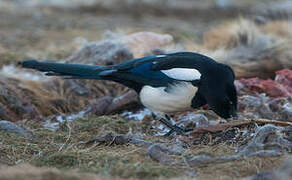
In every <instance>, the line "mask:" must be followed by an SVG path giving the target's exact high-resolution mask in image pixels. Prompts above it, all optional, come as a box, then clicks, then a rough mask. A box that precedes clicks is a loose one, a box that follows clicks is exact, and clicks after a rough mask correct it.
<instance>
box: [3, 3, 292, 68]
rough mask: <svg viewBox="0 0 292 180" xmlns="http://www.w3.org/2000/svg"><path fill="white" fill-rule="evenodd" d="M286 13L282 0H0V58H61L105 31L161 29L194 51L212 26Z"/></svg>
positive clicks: (290, 8)
mask: <svg viewBox="0 0 292 180" xmlns="http://www.w3.org/2000/svg"><path fill="white" fill-rule="evenodd" d="M291 14H292V2H291V1H287V0H180V1H177V0H46V1H43V0H0V55H1V56H0V57H1V59H0V60H1V63H9V61H10V60H12V59H22V58H23V57H34V58H41V59H47V58H49V59H64V58H66V57H68V56H69V55H71V54H72V52H73V51H74V50H76V48H78V47H79V46H80V42H83V40H86V41H97V40H100V39H102V38H103V37H104V33H105V32H106V31H112V32H115V33H126V34H127V33H131V32H138V31H152V32H153V31H154V32H161V33H167V34H170V35H172V36H173V38H174V41H175V43H179V44H180V45H181V46H182V47H181V48H182V49H188V50H192V51H195V50H197V49H196V48H197V47H196V45H198V44H202V43H203V41H204V34H205V33H206V32H209V31H211V30H216V29H214V27H217V26H218V25H226V24H224V23H226V22H230V21H232V20H234V21H238V20H239V18H240V17H241V18H247V19H249V20H251V21H252V22H256V23H257V24H265V23H267V21H270V20H273V21H275V20H289V19H290V17H291ZM247 26H248V25H247ZM251 28H252V27H251ZM287 31H289V30H287ZM222 33H224V32H222ZM225 33H226V32H225ZM212 38H216V37H212ZM209 41H210V40H209ZM214 41H217V40H216V39H214ZM78 43H79V44H78ZM209 46H214V45H208V47H209ZM213 49H214V47H213Z"/></svg>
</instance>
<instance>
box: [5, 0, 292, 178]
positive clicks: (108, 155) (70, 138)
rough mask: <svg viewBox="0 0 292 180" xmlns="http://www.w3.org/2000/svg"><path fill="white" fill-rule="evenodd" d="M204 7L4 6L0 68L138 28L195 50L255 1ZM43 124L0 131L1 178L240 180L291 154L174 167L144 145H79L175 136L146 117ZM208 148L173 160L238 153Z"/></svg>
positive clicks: (30, 122) (228, 147)
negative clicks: (118, 137) (119, 137)
mask: <svg viewBox="0 0 292 180" xmlns="http://www.w3.org/2000/svg"><path fill="white" fill-rule="evenodd" d="M186 1H187V0H186ZM3 2H5V1H3ZM149 2H152V1H149ZM200 2H201V1H200ZM204 2H205V1H202V2H201V3H200V6H198V7H197V9H196V10H197V11H198V9H200V8H201V10H200V11H199V12H193V11H192V10H185V11H184V9H175V8H173V9H171V10H169V11H167V10H165V9H164V8H161V7H157V8H153V4H151V3H150V5H149V7H148V8H150V9H151V8H152V9H151V10H149V9H148V10H145V9H144V6H143V7H141V6H139V8H137V10H132V11H130V10H129V9H127V8H125V7H124V6H123V8H124V9H123V8H121V9H122V10H119V9H115V8H104V7H103V8H99V6H93V7H92V6H90V7H86V6H85V7H81V8H80V7H79V8H75V7H73V8H71V7H70V8H64V7H40V8H35V7H29V8H28V9H26V8H23V9H22V8H19V7H17V8H15V7H14V6H13V7H11V6H9V8H7V9H6V8H3V7H2V8H0V19H1V20H0V42H1V43H0V66H1V67H3V66H4V65H9V64H16V63H17V62H18V61H20V60H23V59H32V58H37V59H46V60H57V61H58V60H60V61H62V60H64V59H66V58H67V57H69V56H71V55H72V54H73V53H74V52H75V51H76V50H78V49H79V48H81V47H82V44H83V42H84V41H89V42H91V41H99V40H101V39H103V36H104V33H105V32H107V31H113V32H115V33H123V34H127V33H132V32H138V31H152V32H157V33H167V34H170V35H172V36H173V38H174V42H175V43H177V44H180V45H181V46H183V47H182V48H183V49H186V50H193V49H196V45H197V44H199V43H201V42H202V41H203V40H204V39H203V34H204V33H205V32H207V31H209V30H211V29H213V28H214V27H216V26H217V25H220V24H224V23H226V22H229V21H231V20H238V19H240V17H243V16H244V17H248V13H247V12H248V11H249V10H248V9H246V8H249V7H251V6H252V5H253V4H252V3H253V1H244V3H243V1H230V2H232V3H233V2H235V5H236V6H235V7H236V8H232V7H229V6H228V7H225V8H227V9H224V8H223V10H222V9H221V10H220V9H219V10H218V9H216V8H215V9H214V7H213V6H212V3H213V2H215V1H208V2H211V5H210V4H209V3H206V4H204ZM216 2H217V1H216ZM218 2H219V1H218ZM220 2H221V1H220ZM222 2H223V5H224V1H222ZM222 2H221V3H222ZM226 2H228V1H226ZM259 2H261V1H259ZM250 3H251V4H250ZM219 5H220V3H219ZM16 6H17V5H16ZM209 6H210V7H209ZM109 7H111V6H109ZM173 7H176V6H173ZM208 7H209V9H208ZM184 8H186V9H188V8H187V7H184ZM234 9H235V10H234ZM128 11H129V12H128ZM142 11H143V13H141V12H142ZM144 11H145V12H144ZM211 11H212V13H209V12H211ZM226 12H228V13H226ZM250 12H254V11H252V10H251V11H250ZM175 13H177V14H178V15H177V14H175ZM254 14H256V13H254ZM249 18H250V19H254V17H249ZM179 48H180V47H179ZM11 82H12V81H11ZM14 83H15V82H14ZM0 87H1V86H0ZM108 94H110V93H108ZM85 104H86V103H85ZM0 105H1V104H0ZM40 105H41V106H42V104H40ZM87 105H88V104H87ZM43 106H44V107H46V106H45V105H43ZM84 108H86V107H84ZM81 109H82V108H81ZM78 110H80V109H78ZM57 111H58V110H57ZM202 111H204V110H199V111H197V112H202ZM54 113H55V115H58V113H56V112H54ZM70 113H72V112H70ZM50 115H52V114H50ZM211 116H212V115H211ZM213 116H214V115H213ZM148 119H149V118H148ZM3 120H6V119H3ZM43 123H44V122H43V121H39V120H38V119H33V118H31V117H29V118H23V119H21V120H19V121H17V122H16V124H17V125H19V126H20V127H22V128H24V129H26V130H28V131H29V132H30V133H31V136H27V137H24V136H21V135H19V134H15V133H12V132H6V131H2V130H0V139H1V140H0V177H1V176H2V177H4V178H6V179H9V180H10V179H17V177H18V178H19V177H23V178H27V179H32V178H35V179H37V178H36V177H37V176H43V177H46V176H47V175H48V174H50V177H51V179H57V178H60V179H65V178H68V179H81V178H83V177H88V179H108V178H114V179H129V178H131V179H153V178H156V179H170V178H173V179H181V178H185V179H191V178H195V179H238V178H244V177H249V176H252V175H254V174H256V173H260V172H263V171H272V170H274V169H277V168H279V167H280V165H281V164H282V163H283V161H284V160H285V159H287V157H288V156H289V154H286V155H282V156H277V157H249V158H248V157H247V158H244V159H241V160H237V161H231V162H225V163H211V164H204V165H202V166H196V167H190V166H188V165H184V166H179V165H172V164H167V163H161V162H157V161H155V160H154V159H152V158H150V157H149V155H148V154H147V148H144V147H140V146H137V145H133V144H131V143H125V144H122V145H117V144H114V143H112V144H90V145H84V142H86V141H88V140H90V139H93V138H95V137H97V136H103V135H105V134H106V133H108V132H113V133H117V134H135V135H137V134H138V135H139V136H137V137H138V138H139V139H143V140H145V141H151V142H154V143H161V144H167V143H169V142H175V138H174V137H157V136H155V135H154V134H153V132H152V129H151V125H150V124H151V123H152V122H151V121H150V120H148V121H137V120H130V119H128V118H125V117H124V116H122V115H121V114H114V115H104V116H96V115H85V116H83V117H80V118H77V119H75V120H74V121H72V122H67V121H65V122H63V123H61V124H60V128H59V129H57V130H56V131H54V130H51V129H49V128H47V127H44V126H43ZM211 139H212V138H211ZM211 144H212V143H209V144H208V143H207V144H206V143H205V144H204V143H198V144H192V143H189V144H188V145H189V147H187V148H185V151H186V153H185V154H184V155H170V156H171V158H173V159H174V160H175V161H176V162H179V161H186V160H187V159H188V158H190V157H189V156H191V155H201V154H206V155H210V156H212V157H216V156H221V155H234V154H236V152H235V151H236V149H237V146H236V145H235V144H230V143H227V142H224V141H223V142H220V143H214V144H212V145H211ZM186 164H187V163H186ZM32 166H33V167H32ZM8 167H9V168H8ZM7 168H8V169H7ZM54 168H56V169H54ZM28 172H29V173H28Z"/></svg>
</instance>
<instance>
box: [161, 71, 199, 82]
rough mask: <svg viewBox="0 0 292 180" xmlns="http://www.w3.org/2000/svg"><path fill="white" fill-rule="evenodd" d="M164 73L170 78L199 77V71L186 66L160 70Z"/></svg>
mask: <svg viewBox="0 0 292 180" xmlns="http://www.w3.org/2000/svg"><path fill="white" fill-rule="evenodd" d="M161 72H163V73H164V74H165V75H167V76H168V77H170V78H172V79H177V80H185V81H193V80H198V79H200V78H201V73H200V72H199V71H198V70H196V69H188V68H173V69H168V70H162V71H161Z"/></svg>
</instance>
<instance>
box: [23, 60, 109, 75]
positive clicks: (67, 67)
mask: <svg viewBox="0 0 292 180" xmlns="http://www.w3.org/2000/svg"><path fill="white" fill-rule="evenodd" d="M19 65H21V66H22V67H23V68H29V69H36V70H39V71H42V72H46V73H45V75H47V76H64V77H65V78H69V79H103V78H102V76H100V75H99V74H100V73H101V72H102V71H106V70H110V69H111V67H104V66H93V65H84V64H65V63H54V62H40V61H37V60H25V61H22V62H19Z"/></svg>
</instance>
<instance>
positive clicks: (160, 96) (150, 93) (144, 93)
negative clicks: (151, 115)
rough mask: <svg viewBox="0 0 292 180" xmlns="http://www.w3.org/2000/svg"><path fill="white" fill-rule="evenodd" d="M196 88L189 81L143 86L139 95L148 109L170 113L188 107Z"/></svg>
mask: <svg viewBox="0 0 292 180" xmlns="http://www.w3.org/2000/svg"><path fill="white" fill-rule="evenodd" d="M197 90H198V88H197V87H195V86H193V85H192V84H191V83H190V82H180V83H177V84H174V85H170V86H169V87H152V86H144V87H143V88H142V90H141V91H140V94H139V96H140V100H141V103H142V104H143V105H144V106H145V107H147V108H149V109H150V110H152V111H154V112H163V113H171V112H178V111H185V110H188V109H190V108H191V103H192V99H193V97H194V96H195V94H196V92H197Z"/></svg>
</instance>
